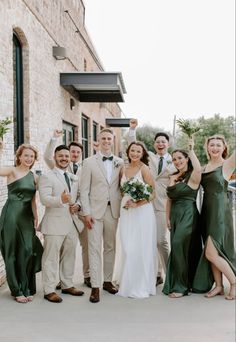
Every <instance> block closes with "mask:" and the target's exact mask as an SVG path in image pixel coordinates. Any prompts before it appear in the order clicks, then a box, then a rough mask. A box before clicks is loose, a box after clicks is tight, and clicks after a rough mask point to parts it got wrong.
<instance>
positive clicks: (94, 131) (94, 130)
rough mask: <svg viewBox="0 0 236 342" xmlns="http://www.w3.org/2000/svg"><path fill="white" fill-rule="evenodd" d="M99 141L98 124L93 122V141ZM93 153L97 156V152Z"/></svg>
mask: <svg viewBox="0 0 236 342" xmlns="http://www.w3.org/2000/svg"><path fill="white" fill-rule="evenodd" d="M97 140H98V124H97V123H96V122H95V121H93V141H97ZM93 153H94V154H95V153H96V151H95V150H93Z"/></svg>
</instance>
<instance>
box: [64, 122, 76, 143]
mask: <svg viewBox="0 0 236 342" xmlns="http://www.w3.org/2000/svg"><path fill="white" fill-rule="evenodd" d="M62 129H63V144H65V145H67V146H68V145H69V144H70V143H71V142H72V141H74V140H75V126H74V125H71V124H70V123H68V122H65V121H63V123H62Z"/></svg>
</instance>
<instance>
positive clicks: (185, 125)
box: [176, 119, 201, 138]
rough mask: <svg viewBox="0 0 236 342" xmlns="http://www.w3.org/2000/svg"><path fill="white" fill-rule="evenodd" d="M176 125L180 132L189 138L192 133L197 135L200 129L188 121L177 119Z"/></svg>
mask: <svg viewBox="0 0 236 342" xmlns="http://www.w3.org/2000/svg"><path fill="white" fill-rule="evenodd" d="M176 123H177V125H178V126H179V128H180V129H181V130H182V132H183V133H185V134H187V136H188V137H189V138H191V137H192V136H193V134H194V133H197V132H199V131H200V130H201V127H200V126H199V125H197V124H196V123H194V122H192V121H190V120H185V119H179V120H176Z"/></svg>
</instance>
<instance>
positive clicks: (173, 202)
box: [163, 139, 202, 298]
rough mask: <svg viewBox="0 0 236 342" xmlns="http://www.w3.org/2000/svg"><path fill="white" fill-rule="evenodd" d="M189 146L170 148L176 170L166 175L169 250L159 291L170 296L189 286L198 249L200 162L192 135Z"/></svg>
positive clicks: (185, 292) (199, 236) (195, 266)
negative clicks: (167, 177)
mask: <svg viewBox="0 0 236 342" xmlns="http://www.w3.org/2000/svg"><path fill="white" fill-rule="evenodd" d="M189 146H190V151H189V153H187V152H186V151H183V150H179V149H177V150H175V151H173V152H172V160H173V163H174V166H175V168H176V169H177V172H176V173H174V174H173V175H172V176H171V177H170V184H169V186H168V187H167V195H168V201H167V226H168V228H169V229H170V232H171V253H170V256H169V259H168V264H167V272H166V280H165V284H164V287H163V293H165V294H166V295H169V297H170V298H180V297H182V296H184V295H187V294H188V292H189V291H190V290H191V288H192V282H193V278H194V274H195V271H196V268H197V265H198V261H199V258H200V255H201V251H202V243H201V234H200V232H198V229H197V227H198V225H197V223H198V217H199V213H198V210H197V206H196V197H197V192H198V188H199V184H200V180H201V165H200V163H199V161H198V159H197V157H196V155H195V153H194V151H193V146H194V143H193V139H190V141H189Z"/></svg>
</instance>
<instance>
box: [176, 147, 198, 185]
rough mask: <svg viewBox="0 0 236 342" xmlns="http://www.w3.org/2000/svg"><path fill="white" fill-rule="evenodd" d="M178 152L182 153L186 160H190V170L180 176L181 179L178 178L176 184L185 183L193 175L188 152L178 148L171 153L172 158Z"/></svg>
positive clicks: (189, 161) (189, 162)
mask: <svg viewBox="0 0 236 342" xmlns="http://www.w3.org/2000/svg"><path fill="white" fill-rule="evenodd" d="M176 152H179V153H181V154H182V155H183V156H184V157H185V158H186V159H187V158H188V169H187V171H185V172H184V173H183V174H182V175H180V176H179V177H177V178H176V180H175V182H176V183H177V182H183V181H184V180H185V179H187V178H188V177H189V176H190V174H191V173H192V171H193V164H192V162H191V160H190V158H189V155H188V152H187V151H185V150H182V149H180V148H177V149H175V150H174V151H173V152H172V153H171V156H172V157H173V154H174V153H176ZM178 173H179V171H176V172H174V173H173V174H174V175H177V174H178Z"/></svg>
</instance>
